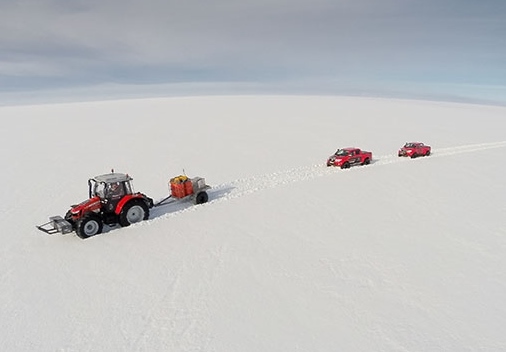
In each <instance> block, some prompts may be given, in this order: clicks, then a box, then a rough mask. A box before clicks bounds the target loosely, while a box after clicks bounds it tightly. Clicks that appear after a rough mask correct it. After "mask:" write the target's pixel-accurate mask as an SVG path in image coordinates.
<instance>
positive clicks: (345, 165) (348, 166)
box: [341, 162, 350, 169]
mask: <svg viewBox="0 0 506 352" xmlns="http://www.w3.org/2000/svg"><path fill="white" fill-rule="evenodd" d="M349 168H350V163H349V162H345V163H344V164H343V165H341V169H349Z"/></svg>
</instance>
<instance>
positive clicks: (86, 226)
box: [76, 214, 104, 239]
mask: <svg viewBox="0 0 506 352" xmlns="http://www.w3.org/2000/svg"><path fill="white" fill-rule="evenodd" d="M103 227H104V224H103V223H102V219H101V218H100V216H98V215H96V214H88V215H85V216H84V217H83V218H82V219H80V220H79V221H78V222H77V225H76V234H77V236H79V237H80V238H82V239H85V238H88V237H91V236H95V235H98V234H100V233H102V229H103Z"/></svg>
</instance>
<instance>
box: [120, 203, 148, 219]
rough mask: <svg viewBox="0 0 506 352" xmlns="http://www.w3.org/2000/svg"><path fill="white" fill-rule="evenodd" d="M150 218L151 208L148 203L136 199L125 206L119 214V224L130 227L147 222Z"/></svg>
mask: <svg viewBox="0 0 506 352" xmlns="http://www.w3.org/2000/svg"><path fill="white" fill-rule="evenodd" d="M148 218H149V208H148V206H147V205H146V203H145V202H144V201H142V200H139V199H134V200H131V201H130V202H128V203H127V204H125V206H124V207H123V209H121V212H120V213H119V224H120V225H121V226H129V225H131V224H135V223H136V222H140V221H142V220H147V219H148Z"/></svg>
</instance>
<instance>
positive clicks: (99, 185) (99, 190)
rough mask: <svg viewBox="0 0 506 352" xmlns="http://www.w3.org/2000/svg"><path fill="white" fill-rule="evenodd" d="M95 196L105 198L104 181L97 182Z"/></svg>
mask: <svg viewBox="0 0 506 352" xmlns="http://www.w3.org/2000/svg"><path fill="white" fill-rule="evenodd" d="M93 192H94V194H95V196H98V197H100V198H104V197H105V184H103V183H99V182H97V183H95V188H94V190H93Z"/></svg>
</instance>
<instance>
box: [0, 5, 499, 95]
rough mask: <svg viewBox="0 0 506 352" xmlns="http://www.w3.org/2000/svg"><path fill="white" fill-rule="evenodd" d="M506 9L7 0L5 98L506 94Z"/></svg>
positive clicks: (1, 89)
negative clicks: (69, 94)
mask: <svg viewBox="0 0 506 352" xmlns="http://www.w3.org/2000/svg"><path fill="white" fill-rule="evenodd" d="M505 19H506V2H504V1H502V0H479V1H478V0H381V1H378V0H353V1H351V0H312V1H302V0H242V1H231V0H211V1H197V0H187V1H174V0H169V1H166V0H146V1H132V0H130V1H128V0H104V1H95V0H87V1H84V0H74V1H64V0H20V1H15V2H14V1H2V2H0V48H1V49H0V99H1V98H2V97H4V98H5V97H8V96H9V94H12V93H16V94H20V93H25V94H26V93H29V92H34V91H35V92H44V91H50V90H55V91H58V90H59V91H60V92H61V93H64V92H68V90H69V89H71V90H74V91H75V92H79V91H80V90H81V92H88V93H90V92H93V90H96V92H97V93H99V92H100V91H101V90H100V89H102V91H103V92H106V91H108V90H109V91H114V90H116V91H118V92H120V91H122V90H123V91H124V92H126V91H139V92H140V91H143V90H144V91H146V92H149V91H152V92H155V91H156V90H157V89H158V90H159V91H160V92H164V91H165V92H170V91H173V92H178V91H179V92H182V93H184V94H188V93H191V92H192V91H193V92H206V91H209V92H212V91H213V90H215V91H216V90H220V91H224V92H229V93H233V92H234V91H235V90H239V91H240V90H243V91H244V90H250V91H251V90H259V91H262V90H264V91H269V90H271V91H274V92H283V91H285V92H288V93H289V92H299V93H304V94H306V93H326V92H327V93H332V92H337V93H343V92H344V93H346V92H349V93H353V94H361V93H363V94H368V93H374V92H376V93H378V94H379V93H381V92H382V91H383V92H384V93H388V92H390V93H397V94H401V95H402V94H403V93H404V94H408V95H409V94H419V95H424V94H426V95H431V94H436V95H440V96H443V95H445V94H446V95H448V96H451V95H454V96H458V95H462V96H466V95H469V94H471V95H474V97H475V98H477V99H479V98H484V99H489V100H497V99H499V100H500V99H501V96H503V95H506V91H505V89H506V88H505V85H506V83H505V82H506V20H505ZM211 83H212V84H213V85H211ZM150 87H151V88H150ZM503 93H504V94H503ZM78 94H79V93H78ZM0 102H1V100H0Z"/></svg>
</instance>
